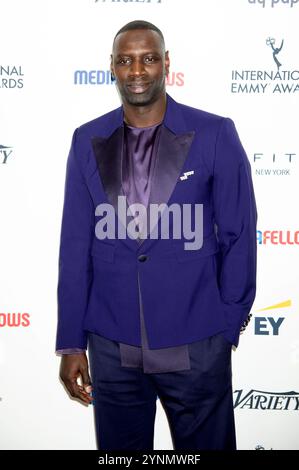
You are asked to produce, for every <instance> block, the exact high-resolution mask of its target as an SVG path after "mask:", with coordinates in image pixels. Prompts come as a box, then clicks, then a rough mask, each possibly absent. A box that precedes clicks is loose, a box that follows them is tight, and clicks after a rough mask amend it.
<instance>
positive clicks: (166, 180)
mask: <svg viewBox="0 0 299 470" xmlns="http://www.w3.org/2000/svg"><path fill="white" fill-rule="evenodd" d="M194 135H195V132H194V131H191V132H187V133H185V134H180V135H177V134H173V133H172V132H171V131H170V130H169V129H167V127H162V129H161V135H160V142H159V147H158V154H157V163H156V168H155V173H154V176H153V180H152V184H151V192H150V197H149V203H150V204H163V203H165V204H167V203H168V201H169V199H170V197H171V195H172V193H173V191H174V189H175V186H176V184H177V181H178V178H179V176H180V175H181V172H182V169H183V166H184V163H185V161H186V158H187V155H188V153H189V150H190V147H191V144H192V141H193V138H194ZM159 218H160V214H159ZM147 227H148V234H149V229H150V224H149V211H148V221H147Z"/></svg>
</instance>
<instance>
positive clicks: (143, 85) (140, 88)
mask: <svg viewBox="0 0 299 470" xmlns="http://www.w3.org/2000/svg"><path fill="white" fill-rule="evenodd" d="M150 85H151V83H150V82H139V83H137V82H136V83H130V84H128V85H127V87H128V88H129V90H130V91H131V92H132V93H144V92H145V91H146V90H147V89H148V88H149V87H150Z"/></svg>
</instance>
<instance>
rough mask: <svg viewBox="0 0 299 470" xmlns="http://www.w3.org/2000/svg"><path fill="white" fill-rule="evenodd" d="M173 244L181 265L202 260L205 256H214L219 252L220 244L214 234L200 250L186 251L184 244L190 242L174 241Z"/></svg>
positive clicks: (204, 240) (204, 241)
mask: <svg viewBox="0 0 299 470" xmlns="http://www.w3.org/2000/svg"><path fill="white" fill-rule="evenodd" d="M172 242H173V246H174V250H175V254H176V257H177V260H178V261H179V262H180V263H184V262H186V261H191V260H193V259H197V258H202V257H204V256H209V255H213V254H214V253H217V252H218V251H219V246H218V242H217V239H216V236H215V235H214V234H212V235H211V236H210V237H206V238H204V239H203V245H202V247H201V248H200V249H199V250H186V249H185V247H184V243H185V242H188V240H184V239H182V240H172Z"/></svg>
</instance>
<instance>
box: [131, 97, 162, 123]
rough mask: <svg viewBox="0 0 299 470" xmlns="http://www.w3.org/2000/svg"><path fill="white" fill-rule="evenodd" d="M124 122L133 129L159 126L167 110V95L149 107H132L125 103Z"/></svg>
mask: <svg viewBox="0 0 299 470" xmlns="http://www.w3.org/2000/svg"><path fill="white" fill-rule="evenodd" d="M123 109H124V121H125V123H126V124H128V125H129V126H133V127H150V126H154V125H155V124H159V123H160V122H161V121H162V120H163V118H164V114H165V110H166V94H164V95H162V96H161V98H159V99H158V100H157V101H155V102H154V103H152V104H150V105H147V106H132V105H130V104H128V103H123Z"/></svg>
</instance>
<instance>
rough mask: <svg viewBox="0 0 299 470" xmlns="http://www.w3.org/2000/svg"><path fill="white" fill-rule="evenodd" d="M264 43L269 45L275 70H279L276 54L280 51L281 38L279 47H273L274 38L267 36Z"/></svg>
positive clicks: (279, 64) (279, 65)
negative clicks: (275, 66)
mask: <svg viewBox="0 0 299 470" xmlns="http://www.w3.org/2000/svg"><path fill="white" fill-rule="evenodd" d="M266 44H267V46H271V48H272V56H273V60H274V62H275V64H276V65H277V70H279V67H281V63H280V62H279V60H278V59H277V55H278V54H279V53H280V51H281V49H282V46H283V40H282V41H281V45H280V47H274V44H275V39H274V38H268V39H267V40H266Z"/></svg>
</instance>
